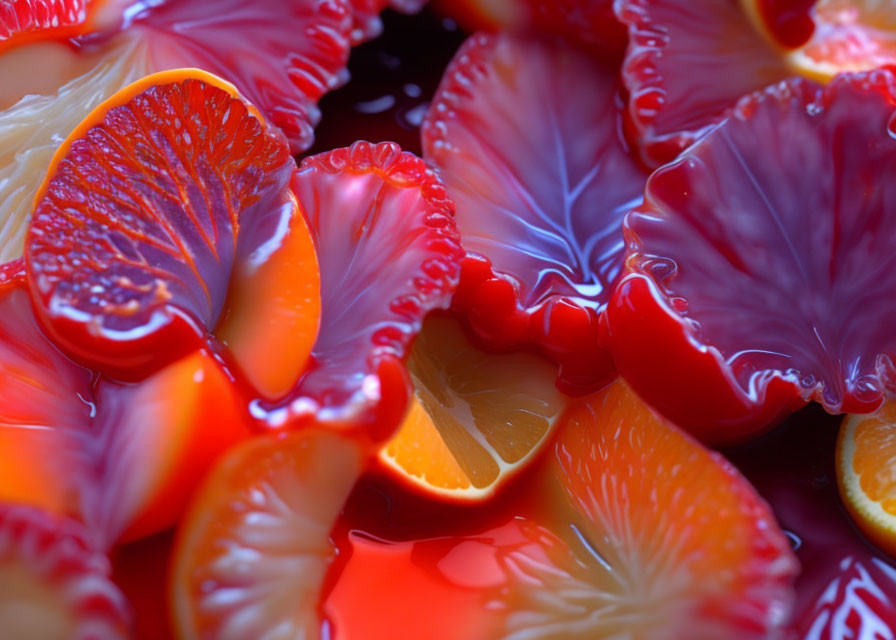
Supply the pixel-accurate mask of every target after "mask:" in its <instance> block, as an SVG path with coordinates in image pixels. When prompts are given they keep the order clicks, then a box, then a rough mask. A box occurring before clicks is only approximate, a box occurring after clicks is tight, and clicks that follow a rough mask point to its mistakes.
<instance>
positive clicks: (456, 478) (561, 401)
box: [380, 316, 566, 500]
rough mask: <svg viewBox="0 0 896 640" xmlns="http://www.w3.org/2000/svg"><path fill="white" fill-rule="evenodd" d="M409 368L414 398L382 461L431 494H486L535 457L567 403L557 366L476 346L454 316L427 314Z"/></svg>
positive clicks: (530, 356)
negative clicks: (558, 387)
mask: <svg viewBox="0 0 896 640" xmlns="http://www.w3.org/2000/svg"><path fill="white" fill-rule="evenodd" d="M408 369H409V371H410V373H411V379H412V380H413V383H414V389H415V393H414V400H413V403H412V405H411V407H410V409H409V410H408V415H407V416H406V417H405V419H404V422H402V425H401V427H400V428H399V430H398V433H397V434H396V435H395V437H394V438H393V439H392V440H391V441H390V442H389V443H388V444H387V445H386V446H385V447H384V448H383V449H382V451H381V452H380V461H381V462H383V463H384V465H385V466H386V468H387V469H391V470H393V471H394V472H395V473H396V474H397V476H398V478H399V479H401V480H405V481H409V482H410V483H411V486H413V487H415V488H418V489H419V490H421V491H423V492H425V493H426V494H428V495H430V496H432V497H433V498H443V499H446V500H485V499H488V498H490V497H491V496H492V495H493V493H494V492H495V491H496V490H498V488H499V486H501V485H503V484H504V483H506V482H507V480H509V479H510V478H511V477H512V476H513V475H515V474H516V473H519V472H520V471H521V470H522V469H523V468H525V466H526V465H528V464H530V463H531V462H533V461H534V457H535V456H536V455H537V453H538V451H539V450H540V449H541V448H542V447H543V446H544V445H545V444H547V442H548V441H549V439H550V436H551V434H552V433H553V428H554V425H555V424H556V422H557V419H558V418H559V416H560V413H561V412H562V410H563V408H564V407H565V405H566V401H565V398H564V397H563V395H562V394H561V393H560V392H559V391H557V390H556V388H555V387H554V385H553V381H554V378H555V377H556V375H557V371H556V367H554V366H552V365H551V364H550V363H548V362H546V361H545V360H543V359H542V358H539V357H538V356H536V355H533V354H528V353H513V354H503V355H495V354H490V353H486V352H483V351H480V350H479V349H477V348H475V347H474V346H473V345H471V344H470V342H469V340H468V339H467V337H466V336H465V335H464V333H463V329H462V327H461V325H460V324H459V323H458V322H457V321H456V320H454V319H452V318H447V317H441V316H434V317H430V318H428V319H427V320H426V322H425V323H424V326H423V330H422V331H421V333H420V335H419V336H418V337H417V340H416V342H415V343H414V350H413V351H412V353H411V357H410V359H409V361H408Z"/></svg>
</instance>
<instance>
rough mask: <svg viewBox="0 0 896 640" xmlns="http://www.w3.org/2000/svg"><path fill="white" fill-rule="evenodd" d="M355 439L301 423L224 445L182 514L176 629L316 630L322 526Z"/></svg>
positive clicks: (204, 632)
mask: <svg viewBox="0 0 896 640" xmlns="http://www.w3.org/2000/svg"><path fill="white" fill-rule="evenodd" d="M361 462H362V451H361V447H360V446H359V444H358V443H357V442H356V441H354V440H352V439H347V438H343V437H341V436H339V435H337V434H335V433H333V432H329V431H323V430H319V429H314V428H309V429H303V430H301V431H296V432H292V433H289V434H285V435H284V436H283V437H274V436H263V437H260V438H256V439H254V440H250V441H248V442H245V443H243V444H242V445H240V446H239V447H237V448H236V449H234V450H232V451H231V452H230V453H229V454H228V455H227V456H226V457H225V458H224V459H223V460H222V461H221V462H220V463H219V464H218V465H217V467H216V468H215V469H214V470H213V471H212V472H211V473H210V474H209V475H208V476H207V477H206V479H205V481H204V482H203V485H202V487H201V489H200V490H199V492H198V493H197V495H196V497H195V498H194V501H193V504H192V507H191V509H190V511H189V513H188V515H187V517H186V518H185V520H184V521H183V522H182V523H181V525H180V529H179V533H178V540H177V543H176V548H175V552H174V561H173V562H174V564H173V570H172V575H171V591H170V604H171V607H172V618H173V620H174V623H175V627H176V630H177V635H178V637H180V638H230V639H231V640H240V639H243V638H245V639H246V640H252V639H255V638H274V637H278V638H318V637H319V630H320V620H319V616H318V613H317V604H318V592H319V590H320V588H321V585H322V583H323V579H324V575H325V573H326V569H327V566H328V565H329V563H330V562H331V561H332V560H333V557H334V555H335V550H334V549H333V546H332V543H331V542H330V539H329V535H330V529H331V528H332V526H333V523H334V522H335V520H336V517H337V516H338V515H339V511H340V510H341V509H342V505H343V503H344V502H345V499H346V497H347V496H348V494H349V492H350V491H351V488H352V486H353V485H354V483H355V480H356V479H357V477H358V476H359V475H360V473H361Z"/></svg>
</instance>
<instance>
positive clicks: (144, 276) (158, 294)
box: [26, 70, 319, 391]
mask: <svg viewBox="0 0 896 640" xmlns="http://www.w3.org/2000/svg"><path fill="white" fill-rule="evenodd" d="M260 118H261V117H260V115H259V114H258V112H257V110H256V109H255V108H254V107H252V106H251V105H248V104H247V103H245V102H243V101H242V99H241V98H240V97H239V96H238V94H236V90H235V89H234V88H233V87H232V86H231V85H229V84H227V83H225V82H223V81H221V80H220V79H218V78H215V77H214V76H210V75H209V74H206V73H205V72H201V71H198V70H176V71H169V72H163V73H160V74H154V75H151V76H148V77H146V78H144V79H142V80H140V81H139V82H137V83H134V84H133V85H130V86H128V87H126V88H125V89H123V90H121V91H119V92H118V93H116V94H114V95H113V96H112V97H111V98H109V99H108V100H106V101H105V102H104V103H103V104H102V105H100V106H99V107H98V108H97V109H96V110H95V111H94V112H93V113H92V114H90V115H89V116H88V117H87V118H86V119H85V120H84V121H83V122H82V123H81V124H80V125H79V126H78V128H77V129H76V130H75V131H74V132H73V133H72V134H71V136H70V138H69V139H68V140H67V141H66V142H65V143H63V145H62V146H61V147H60V148H59V149H58V150H57V152H56V155H55V156H54V159H53V161H52V162H51V166H50V170H49V173H48V177H47V179H46V181H45V186H44V187H43V188H42V189H41V190H40V191H39V192H38V197H37V199H36V207H35V215H34V218H33V219H32V222H31V226H30V231H29V236H28V240H27V245H26V263H27V266H28V269H29V274H30V282H31V284H32V292H33V294H34V297H35V299H36V301H37V302H38V309H39V310H40V311H41V317H42V319H43V320H44V322H45V324H46V326H47V328H48V329H49V331H50V333H51V334H52V335H53V337H54V339H55V340H56V341H57V342H58V343H59V344H60V345H61V346H62V347H64V348H65V349H67V350H68V351H69V352H70V353H72V354H73V355H74V356H75V357H77V358H80V359H81V360H83V361H85V362H87V363H88V364H90V365H92V366H98V367H100V368H104V369H106V370H107V371H111V372H112V373H114V374H116V375H122V376H139V375H145V374H146V373H147V372H151V371H152V370H154V369H155V368H158V366H160V365H164V364H165V363H166V362H168V361H171V360H173V359H176V358H177V357H180V356H182V355H183V354H184V353H188V352H189V351H191V350H193V349H195V348H197V347H198V346H201V344H202V342H203V340H204V339H205V335H206V333H207V332H208V331H209V330H211V329H213V328H214V327H215V325H216V324H217V322H218V319H219V318H220V317H221V315H222V311H223V310H224V308H225V303H226V301H227V300H226V299H227V294H228V289H229V282H228V278H229V276H230V274H231V271H232V270H233V269H235V268H236V269H237V270H238V272H239V270H240V267H242V268H243V272H242V273H240V277H238V278H237V297H238V298H240V294H239V286H240V280H241V279H243V278H245V277H246V275H247V274H246V271H251V270H253V269H256V268H258V265H257V264H255V263H259V262H262V261H264V260H267V259H268V258H270V257H271V255H273V256H275V260H277V261H278V262H282V264H279V266H280V267H290V270H289V271H288V272H286V274H288V276H289V277H291V278H293V279H294V281H295V284H294V286H293V287H290V288H287V289H283V290H281V291H280V292H279V293H280V297H279V298H278V299H277V300H275V301H272V303H271V304H272V306H273V308H274V310H276V311H277V312H278V314H279V315H278V319H277V320H276V321H273V322H270V323H269V324H267V325H266V326H265V327H264V333H265V337H266V339H268V340H271V341H272V342H273V343H275V344H276V342H277V339H278V337H283V338H285V339H284V341H283V342H284V344H286V345H289V347H290V349H289V351H288V352H287V351H284V356H286V355H288V356H291V357H292V358H293V362H291V363H290V364H292V369H291V370H289V367H287V369H288V370H287V371H286V372H285V374H282V373H281V372H280V371H279V370H278V371H277V374H279V375H280V377H281V378H282V377H285V378H286V380H285V381H284V380H282V379H275V380H274V381H273V382H272V381H271V380H265V381H264V383H265V384H267V385H271V384H274V385H275V387H276V386H277V385H279V387H286V388H288V387H289V386H291V384H292V383H294V382H295V380H296V378H297V377H298V372H299V371H300V370H301V368H302V367H303V366H304V362H305V360H306V359H307V357H308V354H309V353H310V348H311V344H312V343H313V340H314V337H315V335H316V332H317V323H318V319H319V311H318V307H317V305H318V304H319V303H318V299H317V295H318V292H317V287H318V286H319V285H318V282H319V276H318V272H317V264H316V260H315V259H314V248H313V246H312V243H311V238H310V235H309V232H308V229H307V227H306V226H305V224H304V222H303V221H302V220H301V218H300V216H299V214H298V213H297V210H296V209H297V205H296V202H295V199H294V198H293V197H292V196H291V194H290V193H289V190H288V186H287V184H288V181H289V178H290V176H291V174H292V169H293V166H294V165H293V163H292V160H291V158H290V156H289V152H288V148H287V146H286V143H285V140H284V139H283V138H282V137H281V136H280V135H279V134H278V133H277V132H275V131H273V130H271V129H270V128H268V127H267V126H266V125H265V124H264V122H263V120H261V119H260ZM110 166H111V167H114V170H110ZM73 212H77V213H76V214H73ZM85 221H86V223H85ZM284 239H288V240H289V241H290V242H289V243H288V246H285V247H284V246H280V247H279V250H277V251H275V250H274V249H275V247H278V246H279V245H281V244H282V243H283V241H284ZM269 254H270V255H269ZM255 286H256V287H257V288H258V289H259V291H258V292H256V293H264V292H265V289H264V287H262V286H260V285H259V283H258V282H257V281H256V283H255ZM242 298H247V295H246V294H243V295H242ZM254 301H255V299H254V298H252V296H248V299H245V300H244V299H238V300H236V301H235V302H237V303H243V304H251V303H254ZM309 301H310V304H306V303H309ZM231 306H232V305H231ZM306 307H307V308H306ZM237 313H241V312H240V311H239V310H237ZM252 319H253V317H252V316H251V315H250V317H248V318H246V319H245V320H243V321H242V328H239V327H237V328H234V329H232V330H231V331H230V333H229V337H230V338H231V340H233V341H234V342H235V344H237V346H238V347H239V348H238V349H237V350H236V356H237V358H238V360H239V359H240V356H242V357H243V358H244V359H245V358H256V357H257V355H256V354H255V353H251V352H249V351H248V350H247V349H246V347H244V346H240V340H242V339H245V340H250V341H251V340H252V339H253V338H252V337H251V335H248V336H247V335H246V334H251V332H253V331H257V330H258V327H257V326H255V327H253V326H251V325H252V324H253V323H252ZM263 321H264V322H268V319H267V318H266V319H264V320H263ZM254 322H255V323H256V325H257V323H260V322H262V319H261V318H259V317H257V315H256V316H255V317H254ZM247 323H248V324H249V325H250V326H246V325H247ZM271 329H275V330H276V331H275V332H273V333H272V332H271ZM297 329H300V331H297ZM235 333H236V334H240V333H241V334H243V335H244V336H246V337H243V338H239V336H238V335H235ZM243 364H245V367H246V368H247V371H248V373H249V376H250V378H251V379H253V381H254V380H255V379H258V378H259V377H260V376H261V373H260V370H259V369H260V367H259V363H258V361H257V360H251V359H250V360H248V361H247V362H246V363H243ZM274 390H275V391H277V390H280V389H277V388H275V389H274Z"/></svg>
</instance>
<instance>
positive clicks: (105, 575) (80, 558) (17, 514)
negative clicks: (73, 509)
mask: <svg viewBox="0 0 896 640" xmlns="http://www.w3.org/2000/svg"><path fill="white" fill-rule="evenodd" d="M109 574H110V566H109V562H108V560H107V559H106V557H105V556H103V555H102V554H100V553H97V552H96V551H94V550H93V549H92V548H91V547H90V545H89V543H88V534H87V532H86V531H85V530H84V528H83V527H82V526H80V525H79V524H77V523H75V522H73V521H71V520H66V519H60V518H57V517H53V516H51V515H50V514H48V513H46V512H44V511H41V510H40V509H36V508H34V507H25V506H21V505H10V504H6V503H0V624H2V625H3V634H4V635H5V636H6V637H8V638H16V639H21V640H68V639H70V638H109V639H110V640H112V639H117V638H121V639H124V638H128V637H130V635H129V633H128V622H129V620H128V617H129V614H128V610H127V603H126V602H125V599H124V597H123V596H122V595H121V593H120V592H119V591H118V588H117V587H115V585H114V584H112V582H111V581H110V579H109Z"/></svg>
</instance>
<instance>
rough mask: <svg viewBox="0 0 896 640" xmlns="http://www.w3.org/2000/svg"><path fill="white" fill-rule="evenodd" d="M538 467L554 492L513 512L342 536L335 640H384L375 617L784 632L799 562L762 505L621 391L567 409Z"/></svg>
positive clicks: (475, 635)
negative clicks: (469, 525) (451, 526)
mask: <svg viewBox="0 0 896 640" xmlns="http://www.w3.org/2000/svg"><path fill="white" fill-rule="evenodd" d="M545 471H546V476H545V478H544V480H543V481H542V482H541V483H540V485H541V486H553V487H554V488H555V490H556V492H557V493H556V495H555V494H552V493H547V494H545V495H544V496H539V495H538V494H536V495H535V496H533V495H528V496H525V497H524V498H523V499H521V500H520V504H519V506H518V507H517V508H518V509H519V511H518V512H519V513H520V514H521V517H515V518H510V519H505V518H506V517H501V518H499V519H498V520H497V522H495V523H494V524H492V525H489V526H486V527H484V528H483V529H481V530H477V531H475V532H472V533H466V534H462V535H448V536H444V537H439V538H435V539H425V540H411V541H406V542H394V543H390V542H388V541H381V540H376V539H371V538H368V539H363V538H361V537H360V536H359V535H357V534H356V535H355V536H354V537H352V538H350V541H351V554H350V556H349V558H348V560H347V561H346V564H345V566H344V568H343V571H342V573H341V574H340V575H339V576H338V577H336V579H335V583H334V586H333V589H332V591H331V593H330V596H329V598H328V600H327V602H326V603H325V607H324V608H325V611H326V612H327V614H328V617H329V619H330V620H331V621H332V622H333V624H334V627H335V629H337V631H339V632H342V631H344V630H348V633H342V634H341V635H340V637H341V638H343V639H344V640H353V639H354V638H364V639H365V640H379V639H380V638H383V639H384V638H388V637H391V636H390V635H389V633H390V629H389V628H388V627H387V625H386V624H384V621H387V620H392V621H394V620H397V619H398V616H399V615H400V612H405V613H407V614H408V617H409V619H410V620H411V624H414V623H415V621H416V620H418V619H420V620H425V619H430V620H434V624H433V627H434V628H435V629H436V630H437V631H436V633H440V632H442V629H443V628H444V627H447V628H448V632H447V633H446V634H445V635H444V637H446V638H450V637H454V638H458V637H463V638H471V639H483V640H485V639H489V640H490V639H495V640H497V639H499V638H500V639H505V640H509V639H517V638H524V637H525V638H532V639H542V638H543V639H547V638H564V639H572V638H583V639H584V638H615V637H637V638H642V637H643V638H682V637H688V638H698V639H706V640H709V639H714V638H738V639H741V638H756V639H759V638H770V637H778V636H781V635H783V633H784V630H785V625H786V623H787V621H788V616H789V613H790V609H791V606H792V603H793V597H794V592H793V586H792V585H793V581H794V579H795V577H796V573H797V563H796V561H795V559H794V557H793V555H792V553H791V551H790V549H789V544H788V541H787V538H786V537H785V536H784V534H783V533H782V532H781V530H780V529H779V528H778V526H777V524H776V523H775V520H774V517H773V516H772V513H771V511H770V510H769V508H768V506H767V505H766V504H765V503H764V502H763V501H762V499H761V498H760V497H759V496H758V495H757V494H756V492H755V491H754V490H753V488H752V487H751V486H750V485H749V484H748V483H747V482H746V480H745V479H744V478H743V477H742V476H740V475H739V474H738V473H737V471H736V470H735V469H734V467H733V466H731V465H730V464H729V463H728V462H727V461H725V460H724V458H722V457H721V456H720V455H719V454H717V453H714V452H710V451H708V450H707V449H705V448H703V447H702V446H700V445H699V444H698V443H697V442H695V441H694V440H693V439H691V438H690V437H689V436H687V435H686V434H684V433H683V432H681V431H679V430H678V429H676V428H675V427H673V426H672V425H670V424H669V423H667V422H665V421H664V420H662V419H661V418H659V417H658V416H657V414H655V413H653V412H652V411H651V410H650V409H649V408H648V407H647V406H646V405H644V404H643V403H642V402H641V401H640V400H638V399H637V397H636V396H635V395H634V393H633V392H632V391H631V390H630V389H628V387H626V386H625V384H624V383H622V382H616V383H614V384H612V385H611V386H610V387H609V388H607V389H605V390H604V391H601V392H600V393H598V394H595V395H593V396H590V397H587V398H584V399H582V400H580V401H577V402H575V403H574V404H573V406H572V408H571V410H570V411H569V412H567V413H566V414H565V417H564V418H563V420H562V424H561V427H560V430H559V432H558V440H557V442H556V444H555V445H554V449H553V455H552V457H551V460H550V461H549V463H548V465H547V467H546V469H545ZM386 559H388V562H386ZM390 564H391V565H392V566H389V565H390ZM387 567H388V568H387ZM383 575H389V576H396V577H399V576H400V579H397V580H383V579H382V576H383ZM370 589H376V593H377V598H376V602H375V604H374V603H373V602H372V601H370V600H369V598H367V594H369V593H370ZM443 602H450V603H452V604H453V605H455V606H456V607H457V609H456V610H451V613H450V614H448V613H447V610H446V608H445V607H443V606H442V603H443ZM359 612H363V617H359V616H358V615H357V614H358V613H359ZM408 612H410V613H408ZM454 625H456V626H454ZM393 628H394V627H393ZM452 632H453V635H452ZM439 637H443V636H439Z"/></svg>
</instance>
